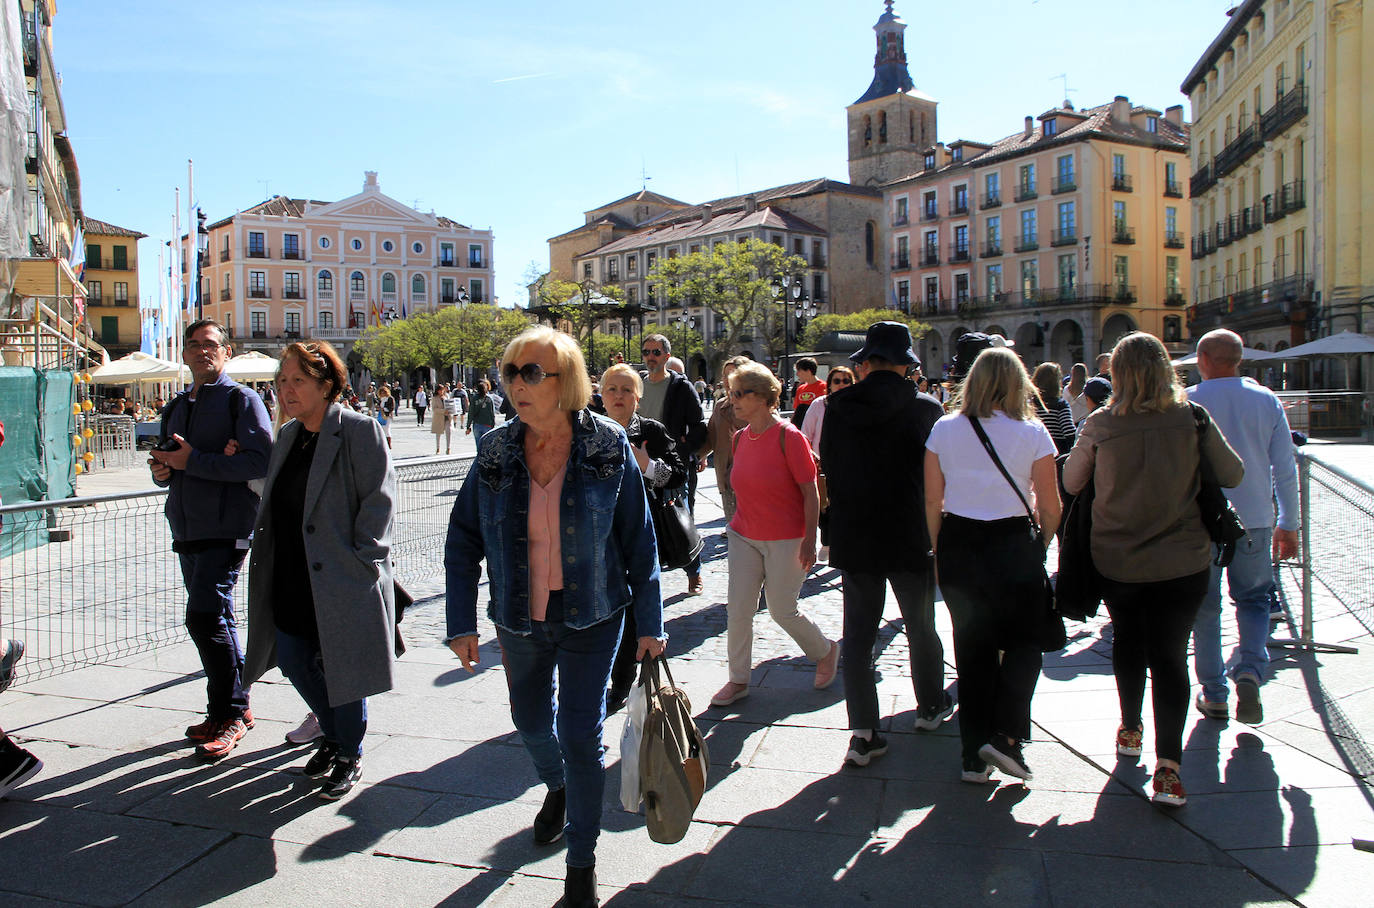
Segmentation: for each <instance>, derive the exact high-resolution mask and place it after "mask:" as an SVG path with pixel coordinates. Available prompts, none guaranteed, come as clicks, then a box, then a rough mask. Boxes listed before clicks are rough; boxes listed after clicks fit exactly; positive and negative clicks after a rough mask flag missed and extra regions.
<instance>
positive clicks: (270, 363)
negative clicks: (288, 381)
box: [224, 350, 278, 381]
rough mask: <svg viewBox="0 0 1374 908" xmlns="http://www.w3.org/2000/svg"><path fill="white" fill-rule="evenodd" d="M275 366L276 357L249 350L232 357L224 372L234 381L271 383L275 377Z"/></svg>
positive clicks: (276, 362) (276, 363)
mask: <svg viewBox="0 0 1374 908" xmlns="http://www.w3.org/2000/svg"><path fill="white" fill-rule="evenodd" d="M277 365H278V360H277V358H276V357H274V356H268V355H267V354H266V353H259V352H258V351H256V350H249V351H248V352H247V353H240V354H239V355H238V356H235V357H232V358H231V359H230V360H229V362H227V363H225V365H224V371H225V373H227V374H228V376H229V377H230V378H232V379H233V380H234V381H271V380H272V379H274V378H276V377H277Z"/></svg>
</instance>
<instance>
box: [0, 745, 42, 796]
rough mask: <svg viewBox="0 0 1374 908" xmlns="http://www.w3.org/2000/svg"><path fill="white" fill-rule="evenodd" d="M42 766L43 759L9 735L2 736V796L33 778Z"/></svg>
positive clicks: (0, 784) (0, 747) (0, 759)
mask: <svg viewBox="0 0 1374 908" xmlns="http://www.w3.org/2000/svg"><path fill="white" fill-rule="evenodd" d="M42 768H43V761H42V760H40V759H38V758H37V757H35V756H34V755H33V754H31V753H29V752H28V751H27V750H25V749H24V748H22V747H20V746H19V745H18V744H15V743H14V742H13V741H11V740H10V739H9V738H8V737H4V738H0V798H3V797H5V795H7V794H9V793H10V792H11V791H14V790H15V789H16V788H18V787H19V786H20V785H23V784H24V783H25V782H27V781H28V780H29V779H32V778H33V777H34V776H35V775H37V774H38V771H39V770H40V769H42Z"/></svg>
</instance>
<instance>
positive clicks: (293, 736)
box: [286, 713, 324, 744]
mask: <svg viewBox="0 0 1374 908" xmlns="http://www.w3.org/2000/svg"><path fill="white" fill-rule="evenodd" d="M323 737H324V732H323V731H321V730H320V720H319V719H316V718H315V714H314V713H306V714H305V719H304V720H302V721H301V724H300V725H299V726H297V727H296V728H295V729H294V730H293V731H288V732H287V733H286V743H287V744H309V743H310V742H311V741H315V740H318V739H319V738H323Z"/></svg>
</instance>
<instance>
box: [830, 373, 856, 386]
mask: <svg viewBox="0 0 1374 908" xmlns="http://www.w3.org/2000/svg"><path fill="white" fill-rule="evenodd" d="M830 383H831V384H832V385H852V384H854V379H852V378H850V377H849V376H848V375H837V376H835V377H834V378H832V379H830Z"/></svg>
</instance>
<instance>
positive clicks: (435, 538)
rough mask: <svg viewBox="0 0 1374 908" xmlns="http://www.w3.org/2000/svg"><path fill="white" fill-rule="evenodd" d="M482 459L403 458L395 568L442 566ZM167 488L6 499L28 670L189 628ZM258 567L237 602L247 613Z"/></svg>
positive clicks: (411, 574) (14, 618)
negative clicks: (456, 504) (460, 495)
mask: <svg viewBox="0 0 1374 908" xmlns="http://www.w3.org/2000/svg"><path fill="white" fill-rule="evenodd" d="M471 462H472V457H471V456H468V457H429V458H423V459H419V460H412V461H406V462H404V463H400V464H397V466H396V477H397V503H396V523H395V527H394V530H393V533H392V555H393V559H394V563H395V567H396V578H397V579H398V580H399V581H400V582H401V583H402V584H403V585H404V584H412V583H419V582H421V581H424V580H428V579H430V578H433V577H435V576H442V573H443V550H444V536H445V534H446V532H447V529H448V518H449V512H450V510H451V509H452V507H453V499H454V496H455V495H456V494H457V492H458V487H459V486H460V485H461V484H462V481H463V478H464V477H465V476H466V475H467V471H468V466H469V465H470V464H471ZM166 496H167V492H166V490H165V489H149V490H147V491H143V492H132V493H124V494H116V495H100V496H93V497H89V498H66V499H62V500H59V501H42V502H31V503H25V504H16V505H5V506H3V507H0V521H3V525H0V637H12V638H15V639H19V640H23V641H24V644H25V647H26V650H25V654H24V659H23V660H22V661H21V662H20V663H19V673H20V677H21V679H29V680H36V679H39V678H44V677H48V676H51V675H57V674H61V673H63V672H68V671H73V670H75V669H78V668H82V667H84V666H88V665H97V664H100V663H104V662H109V661H112V660H115V659H119V658H124V657H126V656H131V655H136V654H138V653H143V652H147V651H150V650H152V649H154V648H155V647H157V646H159V645H162V644H165V643H169V642H176V641H179V640H182V639H184V638H185V633H186V632H185V631H184V630H183V629H182V622H183V620H184V617H185V616H184V613H185V603H186V592H185V587H184V586H183V583H182V578H181V569H180V565H179V562H178V559H177V556H176V554H175V553H174V552H173V551H172V537H171V533H170V532H169V530H168V528H167V521H166V519H165V518H164V517H163V513H162V511H163V504H164V502H165V501H166ZM247 591H248V565H247V562H246V561H245V563H244V570H243V573H242V575H241V576H240V577H239V582H238V586H237V587H236V590H235V605H236V611H237V612H238V615H239V621H240V627H241V628H242V627H243V626H244V624H245V622H246V618H247V610H246V604H247V603H246V599H247Z"/></svg>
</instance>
